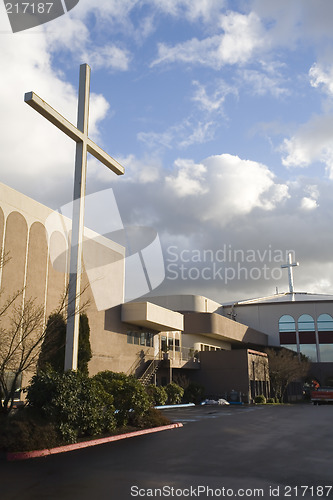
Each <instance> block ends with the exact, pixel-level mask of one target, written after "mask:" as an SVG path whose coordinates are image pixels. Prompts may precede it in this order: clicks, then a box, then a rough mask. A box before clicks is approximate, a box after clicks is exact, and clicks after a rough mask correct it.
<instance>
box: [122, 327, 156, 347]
mask: <svg viewBox="0 0 333 500" xmlns="http://www.w3.org/2000/svg"><path fill="white" fill-rule="evenodd" d="M127 343H128V344H135V345H142V346H146V347H154V334H153V333H151V332H132V331H128V332H127Z"/></svg>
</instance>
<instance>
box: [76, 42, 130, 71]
mask: <svg viewBox="0 0 333 500" xmlns="http://www.w3.org/2000/svg"><path fill="white" fill-rule="evenodd" d="M82 57H83V59H84V60H85V61H86V62H87V63H88V64H89V65H90V66H92V67H93V68H94V69H100V68H107V69H112V70H117V71H127V70H128V69H129V64H130V60H131V56H130V54H129V52H128V50H125V49H121V48H120V47H117V46H116V45H105V46H103V47H97V48H94V50H89V49H86V51H84V52H83V53H82Z"/></svg>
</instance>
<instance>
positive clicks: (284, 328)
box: [279, 314, 297, 351]
mask: <svg viewBox="0 0 333 500" xmlns="http://www.w3.org/2000/svg"><path fill="white" fill-rule="evenodd" d="M279 334H280V345H281V346H282V347H286V348H287V349H292V350H293V351H297V340H296V325H295V320H294V318H293V317H292V316H289V314H285V315H284V316H281V318H280V319H279Z"/></svg>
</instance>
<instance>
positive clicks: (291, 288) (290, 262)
mask: <svg viewBox="0 0 333 500" xmlns="http://www.w3.org/2000/svg"><path fill="white" fill-rule="evenodd" d="M296 266H299V262H293V259H292V253H291V252H289V253H288V263H287V264H283V265H282V266H281V268H282V269H286V268H287V269H288V278H289V292H290V293H294V277H293V267H296Z"/></svg>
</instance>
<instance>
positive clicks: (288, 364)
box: [266, 347, 311, 401]
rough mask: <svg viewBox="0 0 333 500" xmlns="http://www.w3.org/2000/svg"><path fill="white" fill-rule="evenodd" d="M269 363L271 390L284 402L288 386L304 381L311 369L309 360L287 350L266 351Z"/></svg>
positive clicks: (271, 349)
mask: <svg viewBox="0 0 333 500" xmlns="http://www.w3.org/2000/svg"><path fill="white" fill-rule="evenodd" d="M266 353H267V355H268V362H269V377H270V384H271V389H272V391H273V393H274V395H275V397H277V398H278V399H279V400H280V401H283V399H284V397H285V394H286V390H287V387H288V385H289V384H290V383H291V382H296V381H298V380H300V381H301V380H303V379H304V378H305V377H306V376H307V374H308V372H309V369H310V366H311V363H310V361H309V359H308V358H307V357H306V356H304V355H302V354H301V355H300V357H298V355H297V353H295V352H294V351H291V350H289V349H285V348H283V347H282V348H275V349H273V348H269V349H267V350H266Z"/></svg>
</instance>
